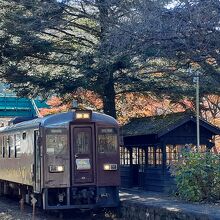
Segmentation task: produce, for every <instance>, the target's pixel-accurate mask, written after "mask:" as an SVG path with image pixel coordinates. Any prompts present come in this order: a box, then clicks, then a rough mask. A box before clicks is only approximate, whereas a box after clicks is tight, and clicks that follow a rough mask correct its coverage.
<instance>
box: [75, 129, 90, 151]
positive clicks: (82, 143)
mask: <svg viewBox="0 0 220 220" xmlns="http://www.w3.org/2000/svg"><path fill="white" fill-rule="evenodd" d="M89 141H90V133H88V132H87V131H80V132H78V133H77V135H76V137H75V143H74V145H75V151H76V153H80V154H87V153H89Z"/></svg>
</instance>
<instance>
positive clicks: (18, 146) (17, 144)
mask: <svg viewBox="0 0 220 220" xmlns="http://www.w3.org/2000/svg"><path fill="white" fill-rule="evenodd" d="M20 156H21V135H20V134H16V135H15V157H16V158H19V157H20Z"/></svg>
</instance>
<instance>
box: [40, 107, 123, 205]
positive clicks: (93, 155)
mask: <svg viewBox="0 0 220 220" xmlns="http://www.w3.org/2000/svg"><path fill="white" fill-rule="evenodd" d="M80 114H81V112H80ZM86 114H87V112H86ZM88 115H89V118H82V117H80V118H79V119H78V120H77V115H76V116H75V120H73V121H72V122H71V123H70V124H69V127H68V128H67V127H66V128H61V127H53V128H46V129H45V140H44V144H45V147H44V148H45V152H44V165H43V166H44V168H43V172H44V178H43V208H44V209H71V208H80V209H84V208H86V209H87V208H89V209H92V208H99V207H116V206H118V204H119V197H118V187H119V184H120V178H119V176H120V174H119V144H118V126H117V125H115V124H111V123H104V122H101V123H100V122H96V121H95V120H92V112H91V111H89V113H88Z"/></svg>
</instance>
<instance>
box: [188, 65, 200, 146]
mask: <svg viewBox="0 0 220 220" xmlns="http://www.w3.org/2000/svg"><path fill="white" fill-rule="evenodd" d="M189 71H190V73H191V69H190V70H189ZM193 75H194V74H193ZM193 82H194V83H196V139H197V141H196V146H197V150H198V149H199V146H200V127H199V72H198V71H196V72H195V75H194V77H193Z"/></svg>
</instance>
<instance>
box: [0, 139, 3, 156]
mask: <svg viewBox="0 0 220 220" xmlns="http://www.w3.org/2000/svg"><path fill="white" fill-rule="evenodd" d="M2 149H3V137H0V157H2V156H3V154H2V153H3V152H2Z"/></svg>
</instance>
